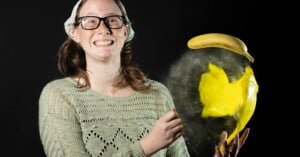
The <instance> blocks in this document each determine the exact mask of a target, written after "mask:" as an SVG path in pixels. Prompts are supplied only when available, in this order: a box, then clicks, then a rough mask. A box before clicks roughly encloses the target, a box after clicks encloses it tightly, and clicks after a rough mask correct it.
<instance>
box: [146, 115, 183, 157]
mask: <svg viewBox="0 0 300 157" xmlns="http://www.w3.org/2000/svg"><path fill="white" fill-rule="evenodd" d="M182 134H183V123H182V120H181V118H179V117H178V114H177V112H176V110H175V109H174V110H172V111H169V112H168V113H167V114H166V115H165V116H163V117H161V118H160V119H158V120H157V121H156V122H155V125H154V127H153V129H152V131H151V132H150V133H149V135H147V136H146V137H145V138H143V139H142V140H141V141H140V144H141V146H142V148H143V149H144V153H145V154H146V155H147V156H150V155H152V154H154V153H155V152H157V151H159V150H160V149H162V148H165V147H167V146H168V145H170V144H171V143H173V142H174V141H175V140H176V139H178V138H179V137H180V136H181V135H182Z"/></svg>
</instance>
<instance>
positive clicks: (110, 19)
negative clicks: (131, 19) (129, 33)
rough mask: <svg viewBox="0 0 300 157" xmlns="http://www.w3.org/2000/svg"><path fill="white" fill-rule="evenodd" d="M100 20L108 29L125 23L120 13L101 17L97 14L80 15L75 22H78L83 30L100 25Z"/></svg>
mask: <svg viewBox="0 0 300 157" xmlns="http://www.w3.org/2000/svg"><path fill="white" fill-rule="evenodd" d="M101 21H103V22H104V24H105V26H106V27H108V28H109V29H120V28H122V27H123V25H124V24H126V21H125V19H124V16H121V15H112V16H107V17H103V18H102V17H98V16H82V17H79V18H78V19H77V24H79V23H80V24H81V27H82V28H83V29H85V30H93V29H97V28H98V27H99V26H100V23H101Z"/></svg>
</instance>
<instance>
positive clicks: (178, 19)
mask: <svg viewBox="0 0 300 157" xmlns="http://www.w3.org/2000/svg"><path fill="white" fill-rule="evenodd" d="M75 2H76V1H61V0H51V1H50V0H49V1H41V0H31V1H5V2H3V3H4V4H3V3H2V4H1V10H0V14H1V18H0V20H1V24H0V30H1V31H0V55H1V62H0V66H1V83H2V84H3V85H4V86H2V94H1V97H3V98H1V101H2V102H1V106H0V107H1V108H0V109H1V114H0V115H1V121H2V122H1V131H4V132H3V133H2V134H1V135H2V138H1V143H2V146H1V153H4V154H5V155H6V156H10V157H12V156H14V157H15V156H16V157H17V156H31V157H43V156H44V153H43V149H42V146H41V143H40V139H39V133H38V98H39V94H40V92H41V89H42V87H43V86H44V85H45V84H46V83H47V82H48V81H50V80H53V79H55V78H57V77H60V75H59V73H58V71H57V68H56V59H57V56H56V53H57V50H58V48H59V46H60V44H61V43H62V42H63V40H64V39H65V38H66V34H65V32H64V28H63V22H64V20H65V19H66V18H67V17H68V16H69V14H70V12H71V9H72V6H73V4H74V3H75ZM125 5H126V6H127V11H128V14H129V17H130V18H131V20H132V21H133V27H134V29H135V31H136V38H135V40H134V46H135V47H134V57H135V61H137V62H138V63H139V65H140V66H141V67H142V69H144V71H145V72H146V73H147V74H148V75H149V76H150V78H153V79H156V80H161V79H162V78H163V77H164V76H165V74H166V72H167V70H168V67H169V65H170V64H171V63H172V62H173V61H174V60H175V59H176V58H178V57H179V56H180V55H181V54H182V53H183V52H184V50H185V49H186V41H187V40H188V39H189V38H191V37H192V36H195V35H198V34H202V33H209V32H221V33H228V34H232V35H235V36H237V37H239V38H240V39H242V40H243V41H244V42H245V43H246V44H247V45H248V49H249V52H250V53H251V54H252V56H253V57H254V58H255V62H254V65H253V68H254V71H255V73H256V78H257V81H258V83H259V85H260V91H259V93H258V102H257V108H256V111H255V113H254V116H253V118H252V119H251V120H250V122H249V123H248V127H250V128H251V132H250V135H249V137H248V140H247V142H246V144H245V145H244V147H243V148H242V149H241V152H240V157H255V156H260V155H261V154H263V153H266V152H270V151H269V150H267V149H266V147H265V146H268V145H269V144H271V145H275V144H274V143H273V142H272V140H273V137H274V136H272V137H271V136H270V133H272V132H271V131H274V130H276V127H275V129H274V125H273V123H274V121H277V120H278V119H279V118H274V117H273V116H272V115H273V114H274V115H275V113H274V112H273V111H271V109H270V108H271V107H270V106H272V107H273V106H275V104H278V103H279V101H280V99H277V101H274V97H276V96H279V95H281V94H278V93H276V92H274V91H276V89H278V88H280V83H278V82H277V81H276V80H277V79H276V78H277V76H278V75H275V74H274V73H276V70H278V69H275V72H274V69H272V68H271V69H270V65H272V64H273V63H278V62H276V61H274V60H277V61H278V60H279V61H280V59H281V57H282V56H281V55H279V52H278V53H277V50H279V49H278V48H277V46H278V45H280V43H281V41H279V40H276V37H278V36H279V35H281V31H280V30H279V29H276V28H275V27H276V26H277V25H278V21H279V20H278V19H279V16H278V14H277V11H278V10H277V9H275V8H274V6H275V4H274V3H273V4H262V1H258V0H243V1H239V0H185V1H183V0H181V1H179V0H175V1H163V0H151V1H144V0H137V1H133V0H126V1H125ZM274 18H275V19H274ZM282 20H284V18H283V19H282ZM280 23H281V24H282V23H283V22H280ZM272 29H273V30H274V29H275V31H273V30H272ZM286 30H288V29H286ZM280 39H281V40H282V38H280ZM275 47H276V48H275ZM270 56H271V57H270ZM272 81H273V82H272ZM274 81H275V84H274ZM285 102H286V101H285ZM275 133H276V132H275ZM273 148H274V147H273ZM273 148H272V149H273ZM5 155H4V156H5ZM1 156H2V155H1Z"/></svg>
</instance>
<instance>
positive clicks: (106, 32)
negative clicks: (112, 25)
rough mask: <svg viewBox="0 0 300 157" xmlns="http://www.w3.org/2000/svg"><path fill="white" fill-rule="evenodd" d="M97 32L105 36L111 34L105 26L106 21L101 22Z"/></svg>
mask: <svg viewBox="0 0 300 157" xmlns="http://www.w3.org/2000/svg"><path fill="white" fill-rule="evenodd" d="M97 31H99V32H100V33H104V34H110V33H111V30H110V29H109V27H108V26H107V25H106V24H105V22H104V21H100V24H99V27H98V28H97Z"/></svg>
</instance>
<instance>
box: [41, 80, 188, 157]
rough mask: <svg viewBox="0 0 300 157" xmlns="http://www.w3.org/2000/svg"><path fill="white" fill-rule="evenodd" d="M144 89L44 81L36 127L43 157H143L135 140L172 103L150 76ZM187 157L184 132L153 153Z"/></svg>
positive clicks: (160, 156) (163, 89)
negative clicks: (111, 92)
mask: <svg viewBox="0 0 300 157" xmlns="http://www.w3.org/2000/svg"><path fill="white" fill-rule="evenodd" d="M149 82H150V83H151V90H150V91H149V92H147V93H142V92H134V93H133V94H131V95H129V96H124V97H110V96H105V95H101V94H99V93H96V92H94V91H93V90H90V89H86V90H82V89H79V88H77V87H76V84H77V82H76V81H75V80H73V79H71V78H62V79H57V80H54V81H51V82H49V83H48V84H47V85H46V86H45V87H44V88H43V90H42V93H41V95H40V99H39V131H40V138H41V142H42V144H43V147H44V151H45V154H46V155H47V156H48V157H89V156H93V157H121V156H122V157H142V156H145V155H144V153H143V150H142V148H141V146H140V143H139V140H140V139H142V138H143V137H144V136H146V135H147V134H148V133H149V132H150V131H151V129H152V127H153V125H154V123H155V121H156V120H157V119H159V117H161V116H163V115H164V114H166V113H167V112H168V111H170V110H171V109H172V108H174V104H173V101H172V98H171V95H170V93H169V91H168V90H167V88H166V87H165V86H164V85H163V84H161V83H159V82H157V81H154V80H150V81H149ZM165 156H170V157H171V156H172V157H186V156H189V153H188V150H187V147H186V145H185V141H184V139H183V137H181V138H179V139H178V140H176V141H175V142H174V143H172V144H171V145H170V146H169V147H168V148H166V149H162V150H160V151H159V152H157V153H156V154H154V155H153V157H165Z"/></svg>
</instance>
